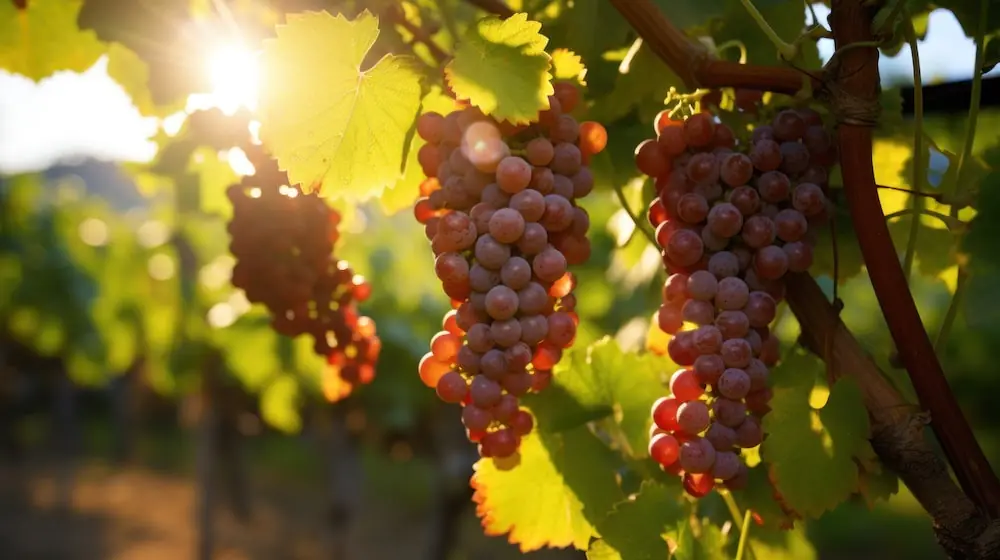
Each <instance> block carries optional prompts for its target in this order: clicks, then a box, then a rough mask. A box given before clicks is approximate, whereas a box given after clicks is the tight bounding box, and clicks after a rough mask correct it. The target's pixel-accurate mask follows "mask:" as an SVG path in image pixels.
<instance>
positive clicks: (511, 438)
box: [482, 429, 520, 459]
mask: <svg viewBox="0 0 1000 560" xmlns="http://www.w3.org/2000/svg"><path fill="white" fill-rule="evenodd" d="M483 438H484V439H483V444H482V447H483V448H485V447H486V446H487V445H488V446H489V448H490V451H489V454H488V456H489V457H496V458H498V459H503V458H504V457H510V456H511V455H513V454H515V453H517V447H518V445H520V441H519V440H518V438H517V436H516V435H514V432H512V431H511V430H508V429H499V430H497V431H495V432H490V433H488V434H486V435H485V436H483Z"/></svg>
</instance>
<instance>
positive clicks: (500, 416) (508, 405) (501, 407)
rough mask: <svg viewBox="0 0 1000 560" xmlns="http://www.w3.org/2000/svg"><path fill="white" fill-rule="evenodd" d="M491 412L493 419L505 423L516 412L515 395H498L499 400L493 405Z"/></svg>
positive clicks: (516, 402)
mask: <svg viewBox="0 0 1000 560" xmlns="http://www.w3.org/2000/svg"><path fill="white" fill-rule="evenodd" d="M491 412H492V413H493V419H494V420H496V421H497V422H500V423H502V424H507V423H508V422H510V420H511V418H513V417H514V415H515V414H517V412H518V401H517V397H515V396H514V395H503V396H502V397H500V402H498V403H497V404H496V406H494V407H493V410H492V411H491Z"/></svg>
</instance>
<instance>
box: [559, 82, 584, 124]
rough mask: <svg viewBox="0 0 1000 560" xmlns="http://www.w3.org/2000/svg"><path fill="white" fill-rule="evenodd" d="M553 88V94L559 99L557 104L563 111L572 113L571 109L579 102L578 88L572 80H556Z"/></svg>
mask: <svg viewBox="0 0 1000 560" xmlns="http://www.w3.org/2000/svg"><path fill="white" fill-rule="evenodd" d="M553 90H554V91H555V93H554V95H555V96H556V99H558V100H559V106H560V108H561V109H562V111H563V112H564V113H572V112H573V109H575V108H576V106H577V104H578V103H580V90H579V89H577V87H576V86H575V85H573V83H572V82H556V83H555V84H553ZM563 116H569V115H563ZM570 118H572V117H570Z"/></svg>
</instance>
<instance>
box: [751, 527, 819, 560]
mask: <svg viewBox="0 0 1000 560" xmlns="http://www.w3.org/2000/svg"><path fill="white" fill-rule="evenodd" d="M765 537H766V538H765ZM750 545H751V548H752V549H753V553H754V555H756V556H757V558H767V560H816V557H817V555H816V549H815V548H813V545H812V543H810V542H809V537H808V535H807V534H806V530H805V528H803V527H796V528H795V529H792V530H790V531H780V532H776V531H769V530H766V529H763V530H762V529H760V528H758V527H756V526H753V527H751V528H750Z"/></svg>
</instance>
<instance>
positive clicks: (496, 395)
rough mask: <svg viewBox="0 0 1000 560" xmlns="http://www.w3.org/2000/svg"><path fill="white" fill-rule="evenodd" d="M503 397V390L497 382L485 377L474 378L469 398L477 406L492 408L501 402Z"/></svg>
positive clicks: (470, 386)
mask: <svg viewBox="0 0 1000 560" xmlns="http://www.w3.org/2000/svg"><path fill="white" fill-rule="evenodd" d="M502 395H503V389H501V388H500V385H499V384H498V383H497V382H496V381H493V380H492V379H489V378H488V377H486V376H483V375H477V376H476V377H473V378H472V383H471V384H470V385H469V396H470V397H471V399H472V403H473V404H475V405H476V406H479V407H482V408H490V407H492V406H494V405H495V404H497V403H498V402H500V397H501V396H502Z"/></svg>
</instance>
